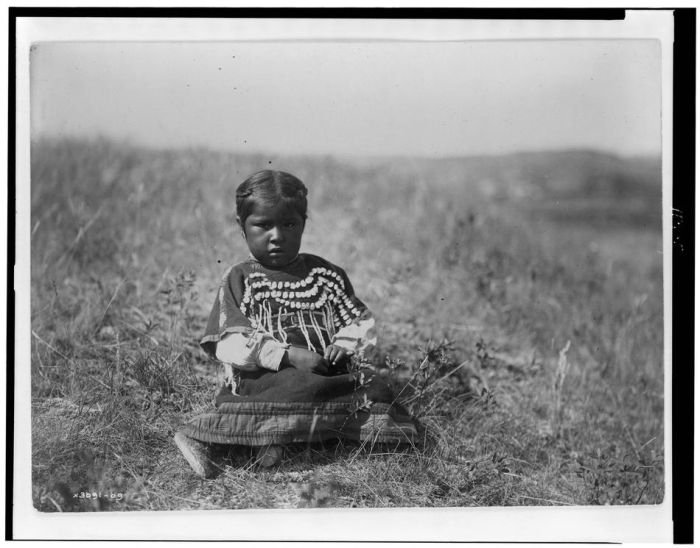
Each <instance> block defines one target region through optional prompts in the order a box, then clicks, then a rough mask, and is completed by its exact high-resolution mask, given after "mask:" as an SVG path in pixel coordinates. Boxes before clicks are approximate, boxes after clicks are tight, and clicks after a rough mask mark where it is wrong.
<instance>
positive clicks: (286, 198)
mask: <svg viewBox="0 0 700 548" xmlns="http://www.w3.org/2000/svg"><path fill="white" fill-rule="evenodd" d="M307 192H308V191H307V190H306V187H305V186H304V183H302V182H301V181H300V180H299V179H297V178H296V177H295V176H294V175H292V174H290V173H285V172H284V171H274V170H271V169H265V170H263V171H258V172H257V173H253V174H252V175H251V176H250V177H248V178H247V179H246V180H245V181H243V182H242V183H241V184H240V185H239V186H238V188H237V189H236V214H237V215H238V218H239V219H240V222H241V224H244V223H245V220H246V219H247V218H248V217H249V216H250V213H251V211H252V210H253V205H255V203H256V202H257V203H260V202H262V203H265V204H270V205H274V204H276V203H278V202H280V201H283V202H286V203H287V205H289V206H291V207H292V208H294V210H295V211H296V212H297V213H298V214H299V215H300V216H301V218H302V219H304V220H306V208H307V202H306V194H307Z"/></svg>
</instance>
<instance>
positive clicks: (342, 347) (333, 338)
mask: <svg viewBox="0 0 700 548" xmlns="http://www.w3.org/2000/svg"><path fill="white" fill-rule="evenodd" d="M306 194H307V190H306V187H305V186H304V184H303V183H302V182H301V181H300V180H299V179H297V178H296V177H294V176H293V175H290V174H288V173H284V172H281V171H270V170H266V171H260V172H258V173H255V174H254V175H252V176H251V177H249V178H248V179H247V180H246V181H245V182H243V183H242V184H241V185H240V186H239V187H238V189H237V191H236V213H237V222H238V225H239V227H240V229H241V232H242V235H243V238H245V241H246V243H247V245H248V249H249V250H250V256H249V258H248V259H247V260H246V261H244V262H242V263H239V264H237V265H235V266H233V267H232V268H231V269H229V271H228V272H227V273H226V274H225V275H224V277H223V280H222V283H221V286H220V288H219V291H218V294H217V297H216V300H215V302H214V306H213V310H212V312H211V315H210V316H209V322H208V325H207V328H206V332H205V335H204V338H203V339H202V341H201V345H202V348H203V349H204V350H205V351H206V352H207V354H209V355H210V356H212V357H214V358H216V359H217V360H218V361H220V362H222V363H223V364H224V369H225V372H226V374H225V384H224V386H223V388H222V389H221V392H220V393H219V394H218V396H217V398H216V411H215V412H212V413H207V414H204V415H201V416H199V417H196V418H195V419H193V420H192V421H190V422H189V423H188V424H187V425H186V426H185V427H184V428H183V429H182V430H181V431H179V432H178V433H177V434H176V435H175V442H176V444H177V446H178V448H179V449H180V451H181V452H182V454H183V455H184V456H185V458H186V459H187V461H188V462H189V464H190V465H191V466H192V468H193V470H194V471H195V472H196V473H197V474H198V475H200V476H202V477H211V476H213V475H214V474H215V467H214V466H213V463H212V462H211V460H210V456H209V453H208V451H209V445H208V444H211V443H219V444H242V445H249V446H254V447H258V448H259V449H258V456H259V462H260V464H261V465H262V466H264V467H269V466H273V465H274V464H277V463H278V462H279V461H280V460H281V457H282V455H283V449H282V447H281V446H282V445H283V444H288V443H293V442H307V443H308V442H311V441H320V440H324V439H330V438H347V439H354V440H360V441H366V440H368V441H371V442H381V443H386V442H390V443H396V444H398V443H406V442H412V440H413V439H414V437H415V435H416V429H415V425H414V423H413V420H412V419H411V417H409V416H408V413H407V412H406V411H405V410H404V409H403V408H402V407H401V406H400V405H398V404H396V403H395V402H394V398H393V395H392V393H391V391H390V390H389V388H388V386H387V385H386V384H385V383H383V382H382V381H381V380H380V379H379V378H376V377H372V376H370V375H366V374H365V373H364V372H363V373H362V374H360V373H359V372H357V371H356V372H354V373H351V372H349V371H348V364H349V362H350V358H351V356H353V355H354V354H358V353H361V352H362V351H363V350H364V349H365V348H366V347H367V346H369V345H371V344H373V343H374V341H375V340H374V339H373V338H371V336H370V335H371V332H372V328H373V326H374V319H373V318H372V316H371V314H370V312H369V310H368V309H367V307H366V306H365V305H364V304H363V303H362V301H360V300H359V299H358V298H357V297H356V296H355V293H354V290H353V287H352V285H351V283H350V280H349V279H348V277H347V275H346V274H345V271H344V270H343V269H341V268H339V267H337V266H335V265H333V264H332V263H330V262H328V261H326V260H324V259H322V258H320V257H316V256H314V255H310V254H305V253H299V249H300V247H301V239H302V235H303V233H304V227H305V224H306V209H307V200H306Z"/></svg>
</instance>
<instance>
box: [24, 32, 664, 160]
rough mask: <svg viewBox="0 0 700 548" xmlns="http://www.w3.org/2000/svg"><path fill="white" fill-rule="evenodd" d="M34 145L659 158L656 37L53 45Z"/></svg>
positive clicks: (34, 64) (38, 101) (35, 59)
mask: <svg viewBox="0 0 700 548" xmlns="http://www.w3.org/2000/svg"><path fill="white" fill-rule="evenodd" d="M30 59H31V61H30V63H31V80H30V83H31V97H30V101H31V106H30V108H31V121H32V135H33V137H39V136H95V135H101V136H106V137H111V138H116V139H119V140H128V141H131V142H134V143H137V144H139V143H140V144H145V145H148V146H154V147H189V146H207V147H213V148H216V149H223V150H233V151H242V152H246V151H248V152H275V153H281V154H295V153H302V154H309V153H310V154H334V155H372V156H375V155H411V156H415V155H418V156H429V157H440V156H457V155H475V154H501V153H508V152H516V151H525V150H527V151H532V150H549V149H566V148H594V149H599V150H604V151H609V152H614V153H619V154H626V155H634V154H658V153H659V152H660V146H661V135H660V132H661V114H660V113H661V66H660V59H661V58H660V48H659V44H658V42H656V41H654V40H533V41H507V40H503V41H495V40H494V41H466V42H464V41H462V42H388V41H385V42H380V41H375V42H370V41H355V42H352V41H347V42H333V41H326V42H322V41H315V42H308V41H307V42H303V41H296V42H102V43H101V42H80V43H70V42H68V43H65V42H44V43H39V44H35V45H34V46H33V49H32V54H31V58H30Z"/></svg>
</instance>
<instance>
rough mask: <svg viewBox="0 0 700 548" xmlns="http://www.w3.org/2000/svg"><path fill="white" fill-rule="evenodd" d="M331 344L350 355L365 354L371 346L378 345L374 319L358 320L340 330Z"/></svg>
mask: <svg viewBox="0 0 700 548" xmlns="http://www.w3.org/2000/svg"><path fill="white" fill-rule="evenodd" d="M331 342H332V343H333V344H335V345H337V346H341V347H343V348H345V349H346V350H347V351H348V352H350V353H355V352H363V351H364V350H366V349H367V348H369V347H370V346H374V345H375V344H377V337H376V334H375V330H374V318H372V317H371V316H369V317H366V318H365V319H358V320H355V321H353V322H352V323H351V324H349V325H346V326H345V327H342V328H340V329H339V330H338V331H337V332H336V334H335V336H334V337H333V340H332V341H331Z"/></svg>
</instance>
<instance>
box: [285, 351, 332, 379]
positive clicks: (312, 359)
mask: <svg viewBox="0 0 700 548" xmlns="http://www.w3.org/2000/svg"><path fill="white" fill-rule="evenodd" d="M285 362H286V363H285ZM282 363H284V364H285V365H289V366H291V367H294V368H295V369H301V370H303V371H309V372H310V373H319V374H321V375H325V374H326V373H328V360H326V358H324V357H323V356H321V355H320V354H316V352H312V351H311V350H307V349H306V348H301V347H299V346H290V347H289V349H287V352H286V354H285V358H284V360H283V362H282Z"/></svg>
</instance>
